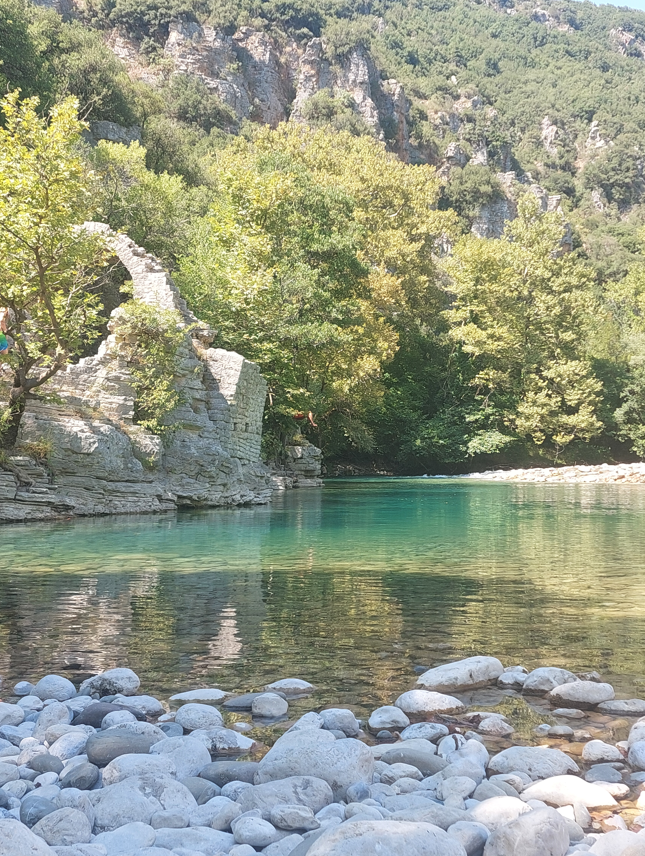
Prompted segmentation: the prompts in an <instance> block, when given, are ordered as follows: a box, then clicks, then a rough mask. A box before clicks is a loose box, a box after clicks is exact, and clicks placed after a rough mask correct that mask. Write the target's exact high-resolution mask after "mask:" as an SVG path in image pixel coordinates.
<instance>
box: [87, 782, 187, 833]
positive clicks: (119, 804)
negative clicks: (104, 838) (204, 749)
mask: <svg viewBox="0 0 645 856" xmlns="http://www.w3.org/2000/svg"><path fill="white" fill-rule="evenodd" d="M90 798H91V800H92V804H93V806H94V812H95V820H94V831H95V832H96V833H97V834H98V833H99V832H111V831H112V830H113V829H118V828H119V827H120V826H123V825H124V824H126V823H134V822H135V821H140V822H141V823H148V824H149V823H150V820H151V818H152V815H153V814H154V813H155V812H156V811H159V808H160V806H161V808H162V809H164V810H166V811H177V812H179V813H180V814H182V815H184V816H186V817H190V815H191V814H192V813H193V812H194V811H195V809H196V808H197V803H196V801H195V798H194V797H193V795H192V794H191V792H190V791H189V790H188V788H186V787H184V785H182V784H181V783H180V782H177V781H176V780H175V779H172V778H170V777H169V776H164V775H142V776H132V777H131V778H128V779H124V781H122V782H118V783H117V784H115V785H110V786H109V787H105V788H100V789H99V790H95V791H91V792H90Z"/></svg>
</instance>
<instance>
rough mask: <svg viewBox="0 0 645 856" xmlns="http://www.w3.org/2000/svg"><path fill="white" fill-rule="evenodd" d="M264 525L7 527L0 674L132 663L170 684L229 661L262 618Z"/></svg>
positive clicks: (182, 518) (134, 521) (263, 514)
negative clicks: (172, 675)
mask: <svg viewBox="0 0 645 856" xmlns="http://www.w3.org/2000/svg"><path fill="white" fill-rule="evenodd" d="M200 517H203V518H208V524H209V525H194V524H195V522H196V521H195V518H197V520H199V518H200ZM268 528H269V514H268V513H267V509H266V508H264V507H255V508H248V509H247V508H244V509H235V510H230V511H222V512H217V513H216V514H214V515H212V516H211V515H210V514H208V515H207V514H204V515H199V514H186V515H179V516H174V515H173V516H172V517H171V516H168V517H164V518H150V517H145V518H119V519H117V520H105V519H101V520H90V521H74V522H73V523H71V524H70V525H69V526H61V525H47V526H36V527H34V526H31V527H30V528H29V530H26V529H24V528H22V527H20V528H18V527H15V528H14V527H10V528H5V529H4V530H3V536H4V537H5V538H6V539H7V543H3V548H4V550H5V551H6V553H5V554H7V553H8V554H9V555H11V564H12V567H11V569H10V570H9V571H7V570H6V569H5V570H4V571H0V673H4V674H21V675H23V674H24V675H27V676H33V677H36V676H38V675H41V674H43V673H45V672H47V671H50V670H53V671H56V670H60V669H64V668H65V667H66V666H67V667H69V666H78V667H79V668H78V669H75V670H70V671H69V672H68V673H69V674H70V675H71V676H72V677H74V674H73V671H76V672H77V673H78V675H79V676H80V675H81V674H84V673H86V672H95V671H100V670H101V669H104V668H109V667H111V666H114V665H116V664H125V663H129V664H131V665H133V667H134V668H135V669H136V668H138V669H139V670H140V671H142V672H145V673H147V674H148V676H149V680H153V681H154V682H159V684H160V685H165V684H167V682H168V678H169V671H171V672H177V671H179V672H181V673H184V674H191V673H192V674H194V675H195V677H197V676H198V675H199V674H202V673H205V672H211V671H212V670H213V669H215V668H217V667H218V665H221V664H223V663H227V662H230V661H231V660H233V659H235V658H237V657H239V656H240V655H241V652H242V650H243V649H244V647H245V646H246V645H248V644H249V643H250V642H251V641H252V639H253V637H254V636H257V635H258V634H259V632H260V626H261V625H262V622H263V620H264V607H263V603H262V595H261V587H260V576H259V574H258V568H259V563H260V559H259V557H260V549H261V543H262V540H263V538H265V537H266V533H267V531H268ZM29 536H31V537H29ZM52 557H55V559H54V560H52Z"/></svg>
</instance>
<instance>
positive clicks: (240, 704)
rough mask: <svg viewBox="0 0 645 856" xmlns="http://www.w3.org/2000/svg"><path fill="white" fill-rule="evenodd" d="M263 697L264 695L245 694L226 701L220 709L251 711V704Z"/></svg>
mask: <svg viewBox="0 0 645 856" xmlns="http://www.w3.org/2000/svg"><path fill="white" fill-rule="evenodd" d="M261 695H264V693H245V694H244V695H239V696H233V698H229V699H227V700H226V701H225V702H224V704H223V705H222V707H225V708H226V709H227V710H249V711H250V710H251V709H252V707H253V702H254V701H255V699H256V698H258V696H261Z"/></svg>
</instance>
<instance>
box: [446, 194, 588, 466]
mask: <svg viewBox="0 0 645 856" xmlns="http://www.w3.org/2000/svg"><path fill="white" fill-rule="evenodd" d="M562 229H563V224H562V221H561V219H560V217H559V216H558V215H552V214H546V215H540V214H539V213H538V207H537V202H536V201H535V200H533V199H531V198H530V196H529V195H526V196H525V197H524V199H523V200H521V202H520V206H519V216H518V219H517V220H516V221H514V222H512V223H510V224H509V226H508V229H507V233H506V235H505V236H504V238H502V239H501V240H493V241H482V240H479V239H477V238H474V237H472V236H469V237H467V238H464V239H462V241H461V242H460V243H459V244H458V245H457V246H456V248H455V254H454V258H452V259H450V260H449V261H447V262H446V269H447V271H448V273H449V274H450V276H451V286H450V290H451V291H452V292H453V294H454V298H453V304H452V306H451V308H450V309H448V310H447V311H446V318H447V320H448V321H449V324H450V331H449V336H450V338H451V339H452V341H454V342H455V343H456V344H458V345H459V347H460V349H461V350H462V352H463V353H464V354H465V355H466V356H467V358H468V362H469V368H470V377H469V385H470V386H471V388H472V390H473V393H474V400H475V402H477V404H478V407H479V410H480V411H481V412H482V413H483V414H484V415H486V414H487V412H490V414H491V415H492V419H491V420H490V423H489V429H494V430H499V432H500V433H501V434H505V433H506V434H507V433H508V432H509V431H511V432H513V433H514V434H515V435H516V436H519V437H523V438H527V439H530V440H531V441H532V442H533V443H535V444H536V445H537V446H538V447H542V448H543V449H544V452H545V453H546V454H548V455H550V456H552V457H554V458H556V459H557V458H558V457H559V455H560V454H561V453H562V450H563V449H564V448H565V447H566V446H568V445H569V444H570V443H571V442H573V441H574V440H585V441H586V440H590V439H591V438H592V437H594V436H596V435H597V434H598V433H599V432H600V429H601V428H602V425H601V423H600V421H599V420H598V418H597V410H598V407H599V404H600V398H599V393H600V387H601V385H600V383H599V381H598V380H597V379H596V378H595V377H594V375H593V372H592V368H591V364H590V362H589V359H588V358H587V357H586V354H585V351H584V345H585V341H584V331H585V328H586V327H587V326H588V318H589V317H590V315H591V313H592V312H593V309H594V298H593V277H592V274H591V271H590V270H589V269H588V268H587V267H586V266H585V265H583V264H581V263H580V262H579V261H578V260H577V259H576V257H575V256H574V255H572V254H563V253H562V252H561V248H560V242H561V240H562Z"/></svg>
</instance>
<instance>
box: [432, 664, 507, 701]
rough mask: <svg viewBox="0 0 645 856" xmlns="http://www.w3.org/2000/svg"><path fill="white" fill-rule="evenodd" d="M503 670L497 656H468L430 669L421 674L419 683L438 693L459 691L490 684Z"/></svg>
mask: <svg viewBox="0 0 645 856" xmlns="http://www.w3.org/2000/svg"><path fill="white" fill-rule="evenodd" d="M503 671H504V667H503V666H502V664H501V663H500V661H499V660H498V659H497V658H496V657H467V658H466V659H465V660H458V661H457V662H456V663H446V664H445V665H443V666H437V667H436V668H434V669H428V671H427V672H424V673H423V674H422V675H420V676H419V678H418V679H417V684H418V685H419V686H420V687H423V688H424V689H426V690H432V691H434V692H438V693H450V692H457V691H459V690H464V689H472V688H474V687H483V686H485V685H486V684H490V683H492V682H493V681H496V680H497V678H499V676H500V675H501V674H502V672H503Z"/></svg>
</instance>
